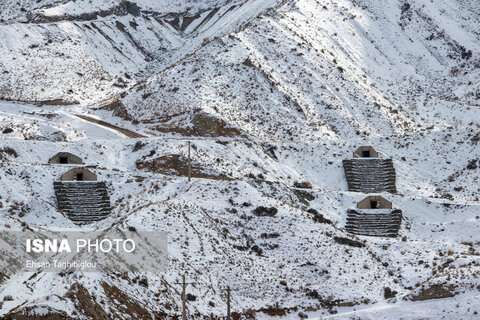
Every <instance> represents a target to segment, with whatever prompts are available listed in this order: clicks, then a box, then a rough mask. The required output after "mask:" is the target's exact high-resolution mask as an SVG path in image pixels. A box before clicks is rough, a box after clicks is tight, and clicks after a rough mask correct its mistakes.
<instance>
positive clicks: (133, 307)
mask: <svg viewBox="0 0 480 320" xmlns="http://www.w3.org/2000/svg"><path fill="white" fill-rule="evenodd" d="M102 288H103V291H104V292H105V295H106V296H107V298H108V300H109V301H110V305H114V306H115V309H116V310H118V312H119V314H117V313H114V315H113V316H114V317H113V318H114V319H120V318H125V315H128V316H129V317H130V319H138V320H153V319H165V318H166V317H167V314H165V313H161V312H150V311H148V310H146V309H145V307H144V306H142V305H141V304H140V303H139V302H138V301H136V300H134V299H132V298H131V297H129V296H128V295H127V294H126V293H124V292H122V291H121V290H120V289H118V288H117V287H115V286H110V285H109V284H107V283H105V282H103V283H102Z"/></svg>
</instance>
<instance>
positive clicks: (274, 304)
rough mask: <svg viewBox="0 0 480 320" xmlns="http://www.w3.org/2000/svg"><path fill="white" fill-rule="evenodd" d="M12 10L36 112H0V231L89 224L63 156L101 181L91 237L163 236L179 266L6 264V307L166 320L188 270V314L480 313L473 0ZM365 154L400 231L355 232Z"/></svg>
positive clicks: (25, 92) (12, 54)
mask: <svg viewBox="0 0 480 320" xmlns="http://www.w3.org/2000/svg"><path fill="white" fill-rule="evenodd" d="M3 4H5V7H6V8H7V9H8V10H9V11H8V10H7V11H2V13H1V14H2V15H1V17H2V19H4V22H2V24H1V25H0V33H1V34H2V36H1V37H0V43H1V46H0V53H1V55H0V56H1V57H2V58H1V59H0V68H1V70H0V96H1V97H2V98H3V99H11V100H23V101H33V100H34V101H37V102H39V103H37V104H28V103H19V102H0V139H1V140H0V161H1V163H0V172H1V175H0V229H2V230H7V229H10V230H11V229H21V228H26V227H40V228H45V227H49V228H52V227H53V228H77V227H76V226H75V225H73V223H72V222H71V221H69V220H68V219H67V218H66V217H65V216H64V215H63V214H62V213H61V212H59V211H58V210H57V209H56V204H55V195H54V190H53V182H54V181H56V180H58V179H59V176H60V175H61V174H62V173H63V172H65V171H66V170H67V168H65V167H62V166H49V165H47V161H48V159H49V157H51V156H52V155H54V154H56V153H57V152H59V151H67V152H72V153H74V154H77V155H79V156H81V157H82V159H83V161H84V162H85V163H86V164H88V165H91V166H93V168H92V170H94V171H95V172H96V173H97V174H98V176H99V180H103V181H106V182H107V185H108V189H109V192H110V196H111V203H112V206H113V210H112V211H113V213H112V215H111V216H110V217H109V218H107V219H106V220H103V221H101V222H98V223H96V224H95V227H98V228H102V227H108V226H112V225H113V226H119V227H128V226H133V227H135V228H136V229H138V230H141V229H150V230H151V229H153V230H162V231H168V233H169V256H170V265H169V269H168V272H167V273H164V274H152V273H150V274H134V273H132V274H126V275H125V274H96V273H81V272H74V273H65V274H61V275H58V274H53V273H38V274H31V273H15V272H13V271H11V270H10V271H0V288H1V289H0V316H1V317H7V316H11V317H14V316H20V315H22V316H24V317H26V318H27V319H35V318H37V319H38V317H39V315H41V314H43V315H47V314H48V315H49V316H50V317H51V316H52V315H53V314H56V315H57V317H58V318H59V319H64V318H66V317H72V318H80V319H155V318H159V319H162V318H170V317H175V316H179V314H180V312H181V311H180V310H181V300H180V292H181V285H179V284H178V283H179V282H180V281H181V275H182V274H183V273H187V278H188V281H189V282H192V283H193V284H191V285H189V286H188V291H187V292H188V293H190V294H191V296H190V298H189V301H188V303H187V308H188V315H189V317H190V318H191V319H201V318H205V319H218V318H220V317H221V316H224V314H225V309H226V296H225V295H226V291H225V289H226V286H230V287H232V288H233V289H234V290H233V291H232V298H233V301H232V311H234V312H235V313H237V314H239V315H241V318H255V317H256V318H257V319H275V318H279V317H281V318H285V319H298V318H299V313H300V312H302V313H305V314H308V315H309V317H310V318H316V317H322V318H323V317H328V318H332V319H352V318H360V319H396V318H400V317H405V318H407V317H410V318H413V319H416V318H419V317H423V318H427V319H438V318H441V317H445V318H447V319H455V318H462V319H475V318H476V317H478V313H479V312H480V305H479V302H478V301H479V300H478V297H479V290H480V279H479V274H480V259H479V257H480V248H479V247H480V236H479V233H478V230H480V219H479V216H480V204H479V198H478V192H479V191H480V189H479V186H478V182H479V170H480V169H479V166H480V151H479V147H478V144H479V142H480V115H479V112H478V110H479V109H478V108H479V107H480V96H479V94H480V92H479V90H480V89H479V81H480V73H479V70H480V69H479V66H480V60H479V58H480V56H479V49H480V48H479V46H480V41H479V40H480V38H479V34H478V31H477V30H479V28H478V24H479V19H478V18H479V9H480V7H479V5H478V4H477V3H474V2H471V1H463V0H454V1H447V0H432V1H423V0H416V1H399V0H387V1H383V2H377V1H373V0H322V1H314V0H292V1H273V0H272V1H259V0H249V1H246V0H245V1H226V0H224V1H220V0H219V1H172V2H167V1H160V2H157V1H131V2H125V1H105V2H100V1H91V2H90V1H79V0H77V1H65V2H62V3H60V2H58V3H54V2H46V1H42V2H38V3H37V4H33V3H28V4H27V3H25V5H24V6H25V8H26V9H25V11H23V10H19V9H18V8H16V7H15V6H14V5H12V4H11V3H10V2H5V1H4V2H3ZM49 40H51V42H50V41H49ZM70 90H71V91H70ZM40 101H43V102H41V103H40ZM73 101H76V102H79V104H76V105H71V104H70V103H69V102H73ZM92 106H93V108H90V107H92ZM79 114H81V115H88V116H90V117H93V118H98V119H101V120H104V121H106V122H108V123H110V124H112V125H115V126H118V127H121V128H126V129H129V130H131V131H132V132H136V133H139V134H141V135H143V136H145V138H135V139H127V136H126V135H125V132H124V131H118V128H117V129H115V127H113V126H105V125H102V124H100V123H94V122H89V121H86V120H85V118H83V119H82V118H79V117H77V115H79ZM187 140H189V141H192V145H193V148H192V159H193V176H194V178H193V180H192V183H188V181H187V179H186V177H185V175H186V160H185V159H186V155H187V147H186V145H187V143H186V141H187ZM360 145H372V146H374V148H375V149H376V150H377V151H379V152H380V155H381V157H382V158H392V159H393V163H394V166H395V169H396V173H397V190H398V194H395V195H391V194H383V196H384V197H386V198H388V199H389V200H391V201H392V202H393V204H394V206H395V207H396V208H400V209H401V210H402V211H403V219H402V225H401V229H400V234H399V237H398V238H396V239H385V238H369V237H354V236H352V235H349V234H347V233H346V232H345V231H344V226H345V220H346V210H347V209H349V208H352V207H355V205H356V203H357V202H358V201H360V200H362V199H363V198H364V197H365V196H366V195H365V194H361V193H354V192H348V191H347V183H346V181H345V177H344V173H343V167H342V160H343V159H346V158H350V157H351V155H352V152H353V151H354V150H355V149H356V148H357V147H358V146H360ZM302 181H308V182H309V183H310V184H311V185H312V188H310V189H308V188H307V189H302V188H298V187H296V185H297V186H298V184H296V183H297V182H302ZM306 185H308V184H306ZM272 208H273V209H272ZM143 278H145V279H146V281H143ZM139 279H142V281H139ZM387 288H388V289H387ZM125 307H126V308H125Z"/></svg>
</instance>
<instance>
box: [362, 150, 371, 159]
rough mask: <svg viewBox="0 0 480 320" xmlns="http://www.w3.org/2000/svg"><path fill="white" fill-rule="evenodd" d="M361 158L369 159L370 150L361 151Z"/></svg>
mask: <svg viewBox="0 0 480 320" xmlns="http://www.w3.org/2000/svg"><path fill="white" fill-rule="evenodd" d="M362 157H364V158H370V150H365V151H362Z"/></svg>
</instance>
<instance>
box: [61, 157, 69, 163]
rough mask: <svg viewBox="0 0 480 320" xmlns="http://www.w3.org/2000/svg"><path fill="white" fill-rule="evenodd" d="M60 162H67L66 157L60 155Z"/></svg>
mask: <svg viewBox="0 0 480 320" xmlns="http://www.w3.org/2000/svg"><path fill="white" fill-rule="evenodd" d="M60 163H62V164H66V163H68V157H60Z"/></svg>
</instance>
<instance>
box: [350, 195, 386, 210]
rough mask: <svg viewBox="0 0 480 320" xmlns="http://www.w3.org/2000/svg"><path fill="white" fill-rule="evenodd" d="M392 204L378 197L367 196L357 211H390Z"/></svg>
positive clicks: (358, 204)
mask: <svg viewBox="0 0 480 320" xmlns="http://www.w3.org/2000/svg"><path fill="white" fill-rule="evenodd" d="M392 208H393V207H392V203H391V202H390V201H388V200H387V199H385V198H383V197H380V196H368V197H366V198H365V199H363V200H362V201H360V202H359V203H357V209H392Z"/></svg>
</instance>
